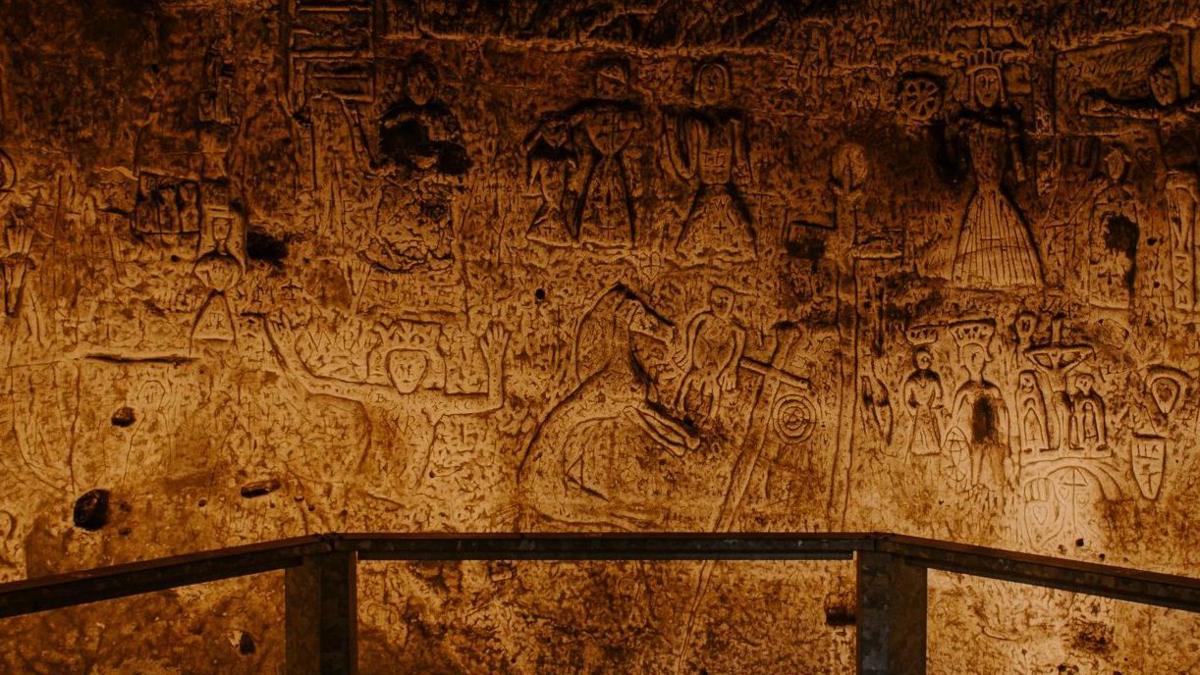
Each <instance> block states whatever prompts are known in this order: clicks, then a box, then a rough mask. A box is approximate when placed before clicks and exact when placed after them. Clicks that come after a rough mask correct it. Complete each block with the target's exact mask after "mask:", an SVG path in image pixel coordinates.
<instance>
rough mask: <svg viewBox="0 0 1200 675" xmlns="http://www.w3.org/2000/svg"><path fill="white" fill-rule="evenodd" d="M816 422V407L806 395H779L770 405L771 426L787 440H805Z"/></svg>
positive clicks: (810, 434)
mask: <svg viewBox="0 0 1200 675" xmlns="http://www.w3.org/2000/svg"><path fill="white" fill-rule="evenodd" d="M816 424H817V409H816V407H814V406H813V404H812V402H811V401H809V400H808V397H807V396H803V395H800V394H788V395H786V396H781V397H780V398H779V400H777V401H775V405H774V406H772V407H771V426H772V427H773V428H774V429H775V432H776V433H778V434H779V435H780V436H782V437H783V438H785V439H787V440H789V441H805V440H808V438H809V437H810V436H812V432H813V428H814V427H815V426H816Z"/></svg>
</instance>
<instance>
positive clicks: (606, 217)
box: [567, 61, 643, 248]
mask: <svg viewBox="0 0 1200 675" xmlns="http://www.w3.org/2000/svg"><path fill="white" fill-rule="evenodd" d="M567 114H568V115H569V116H570V118H571V120H572V126H573V128H574V129H575V135H576V138H577V142H578V143H579V144H580V145H581V146H584V147H587V148H588V151H587V156H586V159H585V162H584V166H583V167H582V169H581V173H582V175H583V177H584V178H583V184H582V186H581V187H580V189H579V198H578V199H577V200H576V203H575V205H574V217H573V220H574V228H573V229H574V230H575V232H576V233H577V236H578V238H579V240H580V241H581V242H583V243H588V244H593V245H595V246H599V247H604V248H631V247H633V245H634V244H635V243H636V240H637V229H636V228H637V213H636V209H635V208H634V202H633V186H632V182H631V179H630V175H631V171H630V168H629V167H628V166H627V165H626V159H625V151H626V149H627V148H628V147H629V145H630V143H631V142H632V141H633V135H634V133H635V132H637V131H638V130H639V129H641V128H642V116H643V112H642V105H641V104H640V103H639V102H637V101H636V100H634V99H633V98H632V97H631V95H630V92H629V70H628V68H627V66H626V65H625V64H624V63H623V62H616V61H613V62H609V63H605V64H603V65H601V66H600V68H599V69H598V70H597V72H596V98H593V99H589V100H586V101H583V102H581V103H579V104H578V105H576V106H574V107H573V108H572V109H571V110H569V111H568V113H567Z"/></svg>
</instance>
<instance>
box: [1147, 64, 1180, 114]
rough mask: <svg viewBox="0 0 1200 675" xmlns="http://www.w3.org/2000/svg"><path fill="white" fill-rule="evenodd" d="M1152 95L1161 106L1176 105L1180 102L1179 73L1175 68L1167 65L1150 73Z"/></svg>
mask: <svg viewBox="0 0 1200 675" xmlns="http://www.w3.org/2000/svg"><path fill="white" fill-rule="evenodd" d="M1150 93H1151V94H1153V95H1154V100H1155V101H1157V102H1158V104H1159V105H1162V106H1168V105H1174V104H1175V102H1176V101H1178V100H1179V73H1177V72H1176V71H1175V66H1173V65H1170V64H1167V65H1162V66H1159V67H1157V68H1155V69H1154V70H1153V71H1152V72H1151V73H1150Z"/></svg>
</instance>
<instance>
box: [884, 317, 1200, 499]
mask: <svg viewBox="0 0 1200 675" xmlns="http://www.w3.org/2000/svg"><path fill="white" fill-rule="evenodd" d="M1061 321H1062V319H1061V318H1056V319H1054V320H1053V322H1052V329H1053V330H1052V333H1051V338H1050V340H1049V341H1047V342H1044V343H1035V342H1034V341H1033V340H1032V334H1033V332H1034V328H1035V326H1036V317H1035V315H1033V314H1031V313H1028V312H1021V313H1020V314H1018V316H1017V318H1016V321H1015V322H1014V325H1013V329H1014V333H1015V334H1016V336H1017V338H1016V342H1015V343H1014V344H1013V345H1012V349H1011V355H1010V356H1009V357H1008V358H1006V359H1004V361H1005V363H1006V365H1008V366H1009V367H1010V368H1011V369H1012V370H1013V371H1015V377H1012V373H1009V374H1008V375H1006V377H1005V378H1004V379H1005V380H1006V381H1008V382H1009V385H1008V386H1010V387H1011V390H1009V391H1004V389H1002V387H1001V386H1000V385H998V384H996V382H994V381H993V380H992V379H989V376H988V375H987V373H986V372H985V371H986V367H987V365H988V364H989V363H990V362H992V361H994V360H995V359H994V357H993V355H992V342H993V337H994V335H995V332H996V331H995V322H994V321H993V320H991V319H982V320H968V321H959V322H955V323H952V324H949V325H948V326H947V328H948V330H949V332H950V334H951V335H952V336H953V338H954V341H955V344H956V346H957V349H958V357H959V361H960V363H961V365H962V367H963V369H964V371H965V375H966V378H965V379H964V380H963V382H962V383H961V384H959V386H958V387H957V388H956V389H955V391H954V392H953V396H952V397H951V398H950V405H949V407H948V408H947V407H946V401H947V398H946V394H947V391H946V388H945V386H944V384H943V378H942V375H941V374H940V373H938V372H937V371H936V370H935V369H934V366H933V353H932V351H931V349H930V346H931V345H933V343H934V342H935V341H936V340H937V335H938V332H939V331H940V327H935V326H920V327H915V328H912V329H909V331H908V336H909V340H910V342H911V343H912V344H913V345H914V347H913V351H912V355H913V366H914V367H913V370H912V371H911V372H909V374H908V375H907V376H906V377H905V378H904V380H903V382H902V384H901V400H902V405H903V407H904V410H905V411H906V413H907V415H908V417H909V420H908V424H907V429H908V440H907V448H906V449H907V461H908V462H909V463H910V464H915V465H918V466H922V467H924V468H927V469H929V470H930V475H935V474H938V473H940V474H941V475H943V476H946V477H948V478H949V479H950V480H951V482H952V484H955V485H957V486H960V487H966V488H971V487H976V486H978V487H982V488H984V489H985V490H987V491H990V492H994V493H1002V492H1004V491H1005V488H1006V486H1014V487H1015V486H1016V485H1017V484H1018V482H1019V481H1020V480H1021V478H1020V471H1021V470H1022V469H1023V468H1024V467H1027V466H1029V465H1033V464H1036V463H1039V462H1047V461H1050V462H1053V461H1058V462H1060V463H1061V462H1075V463H1078V462H1084V463H1086V462H1088V461H1091V460H1100V461H1108V460H1111V459H1113V457H1114V455H1113V448H1112V447H1111V445H1110V438H1109V427H1108V425H1109V422H1110V417H1109V415H1110V413H1109V411H1108V406H1107V404H1106V402H1105V399H1104V396H1103V395H1102V394H1101V393H1100V392H1099V391H1097V390H1096V377H1095V375H1093V374H1092V373H1090V372H1074V373H1073V372H1072V371H1073V370H1075V369H1076V368H1077V367H1078V366H1080V365H1081V364H1082V363H1084V362H1085V361H1087V360H1088V359H1089V358H1091V357H1092V356H1093V354H1094V350H1093V349H1092V347H1090V346H1088V345H1084V344H1069V343H1066V342H1064V341H1063V340H1062V338H1061ZM1027 366H1032V367H1027ZM1189 379H1190V378H1189V377H1188V376H1187V375H1186V374H1185V373H1183V372H1182V371H1179V370H1178V369H1174V368H1169V367H1166V366H1155V367H1153V368H1151V369H1150V370H1149V371H1148V374H1147V377H1146V382H1145V385H1146V390H1147V392H1148V394H1149V396H1150V397H1151V399H1152V400H1153V401H1154V407H1155V408H1156V409H1157V410H1158V413H1159V415H1160V416H1166V415H1168V414H1170V413H1172V412H1174V411H1175V410H1176V409H1177V408H1178V406H1179V405H1180V403H1181V397H1182V395H1183V394H1184V393H1185V392H1186V390H1187V382H1188V381H1189ZM1047 381H1049V387H1048V389H1049V391H1047V385H1046V384H1045V383H1046V382H1047ZM1161 431H1162V428H1161V425H1159V426H1157V427H1156V426H1153V425H1147V426H1145V428H1143V429H1141V430H1140V431H1139V430H1138V429H1133V433H1132V437H1131V439H1130V441H1129V442H1130V443H1131V447H1130V449H1129V451H1130V459H1131V464H1132V466H1131V470H1132V473H1133V477H1134V479H1135V481H1136V482H1137V484H1138V487H1139V489H1140V491H1141V492H1142V494H1143V496H1145V497H1146V498H1148V499H1154V498H1156V497H1157V496H1158V491H1159V488H1160V487H1161V482H1162V476H1163V471H1164V464H1165V459H1166V458H1165V452H1166V447H1167V443H1166V437H1165V436H1163V435H1162V434H1161Z"/></svg>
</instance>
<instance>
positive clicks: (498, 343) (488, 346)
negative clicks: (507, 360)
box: [479, 323, 508, 371]
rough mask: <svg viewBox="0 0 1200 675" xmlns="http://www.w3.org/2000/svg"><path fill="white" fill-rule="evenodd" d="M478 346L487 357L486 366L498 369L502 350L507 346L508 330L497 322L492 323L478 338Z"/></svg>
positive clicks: (502, 353)
mask: <svg viewBox="0 0 1200 675" xmlns="http://www.w3.org/2000/svg"><path fill="white" fill-rule="evenodd" d="M479 346H480V347H482V348H483V354H484V356H485V357H486V358H487V362H488V367H490V368H491V369H492V370H493V371H496V370H498V369H499V366H500V363H501V362H502V361H503V360H504V350H505V349H506V348H507V347H508V331H507V330H505V329H504V326H501V325H500V324H498V323H493V324H492V325H490V326H488V329H487V330H486V331H484V333H483V336H482V337H480V338H479Z"/></svg>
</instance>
